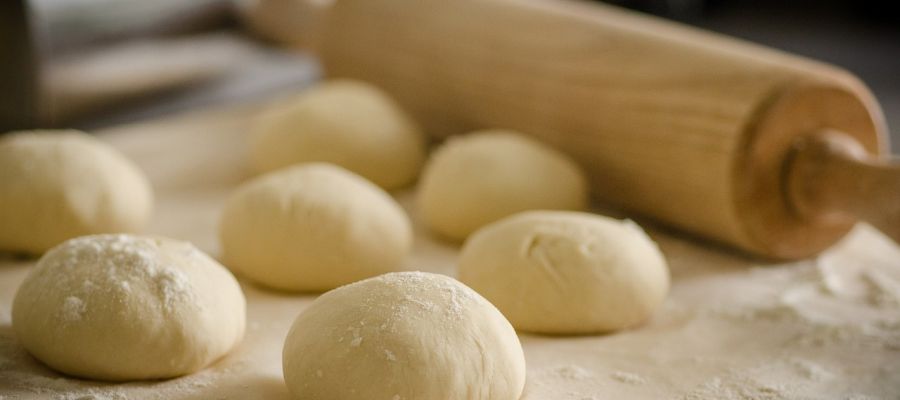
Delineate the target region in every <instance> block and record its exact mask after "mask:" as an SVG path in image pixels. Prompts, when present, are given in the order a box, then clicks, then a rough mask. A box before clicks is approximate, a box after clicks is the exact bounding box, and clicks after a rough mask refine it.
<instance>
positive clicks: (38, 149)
mask: <svg viewBox="0 0 900 400" xmlns="http://www.w3.org/2000/svg"><path fill="white" fill-rule="evenodd" d="M152 207H153V193H152V190H151V188H150V183H149V182H148V181H147V178H145V177H144V175H143V174H142V173H141V171H140V170H139V169H138V168H137V166H135V165H134V163H132V162H131V161H129V160H128V159H126V158H125V157H124V156H122V155H121V154H120V153H119V152H117V151H116V150H115V149H113V148H112V147H110V146H109V145H107V144H106V143H104V142H102V141H100V140H98V139H96V138H94V137H93V136H90V135H87V134H85V133H82V132H78V131H30V132H17V133H10V134H7V135H4V136H2V137H0V221H2V222H0V251H12V252H24V253H31V254H40V253H43V252H45V251H47V249H49V248H51V247H53V246H56V245H58V244H60V243H62V242H63V241H65V240H67V239H71V238H74V237H78V236H83V235H89V234H95V233H108V232H110V233H111V232H133V231H136V230H139V229H140V228H141V227H142V226H143V225H144V223H146V222H147V219H149V217H150V212H151V209H152Z"/></svg>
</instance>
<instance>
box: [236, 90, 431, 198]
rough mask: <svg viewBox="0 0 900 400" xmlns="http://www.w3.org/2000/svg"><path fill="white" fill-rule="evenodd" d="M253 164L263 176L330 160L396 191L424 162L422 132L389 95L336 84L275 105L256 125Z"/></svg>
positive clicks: (253, 136)
mask: <svg viewBox="0 0 900 400" xmlns="http://www.w3.org/2000/svg"><path fill="white" fill-rule="evenodd" d="M251 138H252V139H251V160H252V162H253V165H254V166H255V168H256V169H257V170H258V171H260V172H267V171H271V170H275V169H278V168H282V167H285V166H288V165H292V164H298V163H305V162H314V161H321V162H329V163H332V164H337V165H340V166H342V167H344V168H346V169H349V170H350V171H353V172H355V173H357V174H359V175H362V176H363V177H365V178H366V179H369V180H371V181H372V182H374V183H375V184H377V185H379V186H381V187H383V188H385V189H394V188H399V187H402V186H405V185H408V184H410V183H411V182H412V181H413V180H414V179H415V178H416V176H417V175H418V174H419V169H420V168H421V166H422V163H423V161H424V159H425V140H424V137H423V135H422V132H420V131H419V128H418V127H417V126H416V125H415V124H414V123H413V121H412V120H411V119H410V118H409V117H408V116H407V115H406V114H405V113H404V112H403V110H401V109H400V106H399V105H397V104H396V103H395V102H394V101H393V100H392V99H391V98H390V97H388V95H387V94H386V93H384V92H383V91H381V90H380V89H378V88H377V87H375V86H372V85H369V84H367V83H363V82H358V81H350V80H337V81H331V82H325V83H322V84H319V85H318V86H316V87H313V88H311V89H309V90H307V91H305V92H303V93H301V94H300V95H299V96H297V97H296V98H295V99H292V100H290V101H289V102H286V103H284V104H280V105H278V106H275V107H273V108H271V109H270V110H268V111H267V112H265V113H264V114H262V116H260V118H259V119H258V120H257V121H256V124H255V126H254V128H253V134H252V136H251Z"/></svg>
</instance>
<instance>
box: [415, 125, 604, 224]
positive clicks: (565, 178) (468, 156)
mask: <svg viewBox="0 0 900 400" xmlns="http://www.w3.org/2000/svg"><path fill="white" fill-rule="evenodd" d="M587 202H588V192H587V180H586V178H585V176H584V174H583V173H582V171H581V170H580V169H579V168H578V166H577V165H576V164H575V163H574V162H573V161H572V160H571V159H569V158H568V157H566V156H565V155H563V154H562V153H560V152H557V151H556V150H553V149H551V148H550V147H547V146H545V145H543V144H541V143H538V142H537V141H535V140H532V139H529V138H527V137H525V136H523V135H521V134H517V133H514V132H510V131H481V132H475V133H471V134H468V135H464V136H459V137H451V138H450V139H449V140H448V141H447V143H446V144H444V145H443V146H442V147H441V148H439V149H438V150H437V151H435V153H434V155H432V157H431V159H430V160H429V161H428V164H427V165H426V166H425V171H424V172H423V174H422V180H421V183H420V187H419V192H418V203H417V204H418V207H419V211H420V212H421V216H422V217H423V219H424V221H425V223H426V224H427V225H428V226H429V227H430V228H431V229H432V230H433V231H435V232H437V233H438V234H440V235H442V236H444V237H446V238H449V239H452V240H457V241H462V240H463V239H465V238H466V237H467V236H469V235H470V234H471V233H472V232H474V231H476V230H477V229H478V228H480V227H482V226H484V225H487V224H489V223H491V222H494V221H496V220H499V219H501V218H503V217H506V216H509V215H512V214H515V213H517V212H520V211H526V210H535V209H552V210H582V209H584V208H585V207H586V206H587Z"/></svg>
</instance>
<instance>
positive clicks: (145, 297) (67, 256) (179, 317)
mask: <svg viewBox="0 0 900 400" xmlns="http://www.w3.org/2000/svg"><path fill="white" fill-rule="evenodd" d="M244 308H245V304H244V295H243V294H242V293H241V288H240V286H238V283H237V281H236V280H235V279H234V277H233V276H232V275H231V273H229V272H228V270H226V269H225V268H224V267H222V266H221V265H219V263H217V262H216V261H215V260H213V259H212V258H210V257H209V256H207V255H206V254H204V253H202V252H201V251H199V250H197V249H196V248H195V247H194V246H193V245H191V244H190V243H186V242H180V241H176V240H172V239H165V238H159V237H139V236H131V235H121V234H120V235H97V236H84V237H80V238H76V239H72V240H69V241H66V242H64V243H63V244H61V245H59V246H57V247H55V248H53V249H51V250H50V251H49V252H47V254H45V255H44V256H43V257H42V258H41V259H40V261H38V263H37V266H36V267H35V268H34V270H32V271H31V274H30V275H28V277H27V278H25V281H24V282H23V283H22V286H20V287H19V289H18V292H16V297H15V299H14V300H13V307H12V322H13V329H14V330H15V332H16V336H17V337H18V339H19V341H20V342H21V343H22V345H23V346H25V348H26V349H27V350H28V352H30V353H31V354H32V355H33V356H35V357H36V358H37V359H39V360H41V361H42V362H44V363H45V364H47V365H49V366H50V367H51V368H53V369H56V370H58V371H60V372H63V373H66V374H69V375H74V376H78V377H83V378H90V379H102V380H111V381H125V380H136V379H158V378H169V377H174V376H179V375H184V374H188V373H191V372H194V371H197V370H199V369H201V368H203V367H205V366H206V365H208V364H210V363H211V362H212V361H214V360H216V359H218V358H220V357H222V356H223V355H225V354H226V353H228V351H229V350H231V349H232V348H233V347H235V345H237V344H238V342H240V341H241V338H242V337H243V335H244Z"/></svg>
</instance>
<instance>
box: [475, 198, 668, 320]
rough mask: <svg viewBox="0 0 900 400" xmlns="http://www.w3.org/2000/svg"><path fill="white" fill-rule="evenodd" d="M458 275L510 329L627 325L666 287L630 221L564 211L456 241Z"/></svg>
mask: <svg viewBox="0 0 900 400" xmlns="http://www.w3.org/2000/svg"><path fill="white" fill-rule="evenodd" d="M459 277H460V280H461V281H463V282H465V283H466V284H467V285H469V286H471V287H472V288H473V289H475V290H476V291H478V293H481V294H482V295H483V296H484V297H486V298H487V299H488V300H490V301H491V302H492V303H494V304H495V305H496V306H497V308H499V309H500V310H501V311H502V312H503V315H506V317H507V318H509V320H510V322H512V324H513V326H515V327H516V329H521V330H524V331H530V332H539V333H553V334H580V333H597V332H608V331H614V330H618V329H622V328H627V327H630V326H634V325H635V324H638V323H640V322H642V321H644V320H645V319H647V318H648V317H649V316H650V314H651V313H652V312H653V311H654V310H655V309H656V308H657V307H658V306H659V305H660V304H661V303H662V301H663V300H664V299H665V297H666V293H667V292H668V290H669V269H668V267H667V266H666V261H665V259H664V258H663V256H662V254H661V253H660V251H659V248H658V247H657V246H656V243H654V242H653V241H652V240H651V239H650V238H649V237H648V236H647V234H645V233H644V231H643V230H641V228H640V227H638V226H637V225H636V224H635V223H633V222H631V221H627V220H626V221H619V220H615V219H612V218H606V217H601V216H598V215H593V214H587V213H578V212H566V211H533V212H526V213H522V214H518V215H515V216H512V217H509V218H505V219H503V220H501V221H499V222H496V223H494V224H491V225H489V226H487V227H485V228H484V229H481V230H479V231H478V232H477V233H475V234H474V235H472V237H470V238H469V240H467V241H466V243H465V245H464V246H463V249H462V254H461V256H460V261H459Z"/></svg>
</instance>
